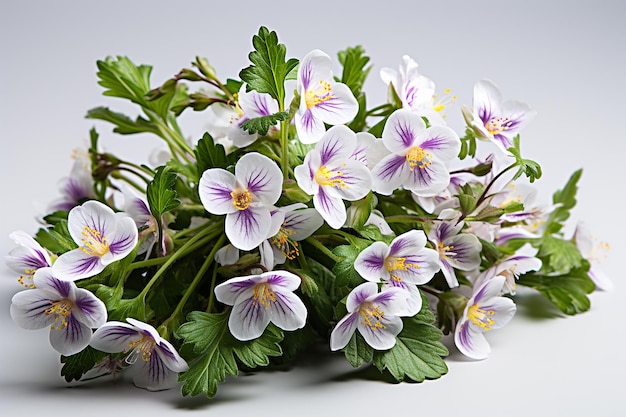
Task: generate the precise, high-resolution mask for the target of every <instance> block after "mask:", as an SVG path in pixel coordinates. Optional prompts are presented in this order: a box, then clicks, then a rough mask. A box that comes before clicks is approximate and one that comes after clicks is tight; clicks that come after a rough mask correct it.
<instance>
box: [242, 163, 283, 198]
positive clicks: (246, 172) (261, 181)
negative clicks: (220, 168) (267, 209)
mask: <svg viewBox="0 0 626 417" xmlns="http://www.w3.org/2000/svg"><path fill="white" fill-rule="evenodd" d="M235 177H236V178H237V179H238V180H239V181H240V182H241V184H242V185H243V187H244V188H245V189H246V190H248V191H249V192H250V193H252V197H253V203H254V202H255V201H260V202H261V203H262V204H263V205H264V206H268V205H272V204H274V203H276V201H278V198H279V197H280V194H281V192H282V185H283V179H282V178H283V177H282V173H281V171H280V168H279V167H278V165H276V164H275V163H274V161H272V160H271V159H270V158H268V157H267V156H265V155H261V154H259V153H247V154H245V155H244V156H242V157H241V158H240V159H239V161H237V164H236V165H235Z"/></svg>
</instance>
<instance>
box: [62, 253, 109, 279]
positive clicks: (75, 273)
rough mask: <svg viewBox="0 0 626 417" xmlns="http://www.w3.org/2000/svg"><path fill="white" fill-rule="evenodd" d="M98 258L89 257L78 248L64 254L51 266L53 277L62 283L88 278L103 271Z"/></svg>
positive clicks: (102, 265)
mask: <svg viewBox="0 0 626 417" xmlns="http://www.w3.org/2000/svg"><path fill="white" fill-rule="evenodd" d="M101 261H102V259H101V258H100V257H99V256H94V255H89V254H87V253H85V252H83V251H82V250H81V249H80V248H79V249H74V250H71V251H69V252H65V253H64V254H62V255H61V256H59V257H58V259H57V260H56V261H55V262H54V264H53V265H52V272H53V273H54V276H56V277H57V278H59V279H60V280H63V281H76V280H79V279H83V278H89V277H92V276H94V275H96V274H99V273H100V272H102V271H103V270H104V267H105V265H104V264H103V263H102V262H101Z"/></svg>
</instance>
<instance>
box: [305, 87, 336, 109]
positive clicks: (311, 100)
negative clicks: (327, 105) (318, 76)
mask: <svg viewBox="0 0 626 417" xmlns="http://www.w3.org/2000/svg"><path fill="white" fill-rule="evenodd" d="M331 98H333V95H332V87H331V86H330V83H329V82H327V81H320V85H319V86H318V89H317V90H313V89H312V88H310V89H309V90H307V92H306V94H305V97H304V100H305V102H306V107H307V109H310V108H311V107H315V106H317V105H318V104H320V103H323V102H325V101H328V100H330V99H331Z"/></svg>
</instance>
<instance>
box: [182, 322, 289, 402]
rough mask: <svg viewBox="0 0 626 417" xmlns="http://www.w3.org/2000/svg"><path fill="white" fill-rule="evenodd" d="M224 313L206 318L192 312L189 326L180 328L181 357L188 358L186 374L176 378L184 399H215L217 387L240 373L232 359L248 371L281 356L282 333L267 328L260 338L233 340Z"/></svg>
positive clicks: (186, 324)
mask: <svg viewBox="0 0 626 417" xmlns="http://www.w3.org/2000/svg"><path fill="white" fill-rule="evenodd" d="M228 317H229V314H228V313H227V312H224V313H220V314H209V313H204V312H200V311H194V312H192V313H190V314H189V316H188V320H189V321H188V322H187V323H185V324H183V325H182V326H180V327H179V329H178V331H177V336H178V337H180V338H182V339H183V345H182V346H181V355H183V357H185V358H187V361H188V362H189V370H188V371H186V372H184V373H183V374H181V375H180V376H179V381H180V382H182V384H183V386H182V392H183V395H185V396H187V395H198V394H200V393H205V394H206V395H207V396H208V397H214V396H215V394H216V393H217V385H218V384H219V383H220V382H222V381H224V379H225V378H226V375H227V374H228V375H233V376H235V375H237V373H238V372H239V369H238V366H237V361H236V360H235V356H236V357H237V359H239V360H240V361H241V362H242V363H244V364H245V365H246V366H248V367H250V368H254V367H256V366H267V365H268V364H269V357H270V356H280V355H281V353H282V351H281V348H280V346H279V345H278V343H279V342H280V341H281V340H282V339H283V333H282V331H280V330H279V329H277V328H276V327H275V326H273V325H270V326H268V328H267V329H266V330H265V333H263V335H262V336H261V337H259V338H258V339H255V340H251V341H248V342H241V341H238V340H236V339H235V338H233V336H231V334H230V332H229V330H228Z"/></svg>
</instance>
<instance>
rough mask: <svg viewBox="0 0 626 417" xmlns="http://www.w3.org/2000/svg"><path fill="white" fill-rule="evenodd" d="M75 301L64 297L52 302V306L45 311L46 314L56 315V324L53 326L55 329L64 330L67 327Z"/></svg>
mask: <svg viewBox="0 0 626 417" xmlns="http://www.w3.org/2000/svg"><path fill="white" fill-rule="evenodd" d="M73 307H74V303H73V302H71V301H70V300H68V299H67V298H63V299H61V300H59V301H55V302H52V301H51V302H50V308H48V309H47V310H46V311H44V314H45V315H46V316H51V315H54V316H55V317H54V324H53V325H52V326H50V327H52V328H53V329H54V330H63V329H64V328H66V327H67V317H68V316H69V315H70V314H71V313H72V308H73Z"/></svg>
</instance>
